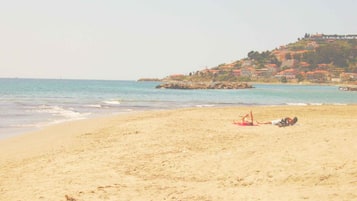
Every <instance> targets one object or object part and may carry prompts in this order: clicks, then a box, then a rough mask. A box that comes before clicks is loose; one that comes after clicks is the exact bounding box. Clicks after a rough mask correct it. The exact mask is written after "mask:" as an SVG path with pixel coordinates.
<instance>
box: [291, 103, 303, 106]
mask: <svg viewBox="0 0 357 201" xmlns="http://www.w3.org/2000/svg"><path fill="white" fill-rule="evenodd" d="M287 105H294V106H306V105H308V104H307V103H287Z"/></svg>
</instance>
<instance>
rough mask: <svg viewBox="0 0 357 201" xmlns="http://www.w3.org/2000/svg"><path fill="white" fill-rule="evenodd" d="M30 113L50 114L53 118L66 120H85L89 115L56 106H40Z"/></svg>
mask: <svg viewBox="0 0 357 201" xmlns="http://www.w3.org/2000/svg"><path fill="white" fill-rule="evenodd" d="M31 111H32V112H36V113H42V114H50V115H52V116H55V117H62V118H65V119H68V120H77V119H85V117H86V116H88V115H90V113H80V112H77V111H75V110H74V109H73V108H69V109H65V108H64V107H61V106H58V105H40V106H38V107H35V108H33V109H32V110H31Z"/></svg>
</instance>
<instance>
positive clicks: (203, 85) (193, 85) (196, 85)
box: [156, 81, 253, 89]
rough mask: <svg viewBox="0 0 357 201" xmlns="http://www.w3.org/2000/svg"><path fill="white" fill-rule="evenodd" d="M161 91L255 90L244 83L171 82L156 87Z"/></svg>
mask: <svg viewBox="0 0 357 201" xmlns="http://www.w3.org/2000/svg"><path fill="white" fill-rule="evenodd" d="M156 88H158V89H161V88H165V89H247V88H253V86H252V85H250V84H248V83H244V82H187V81H170V82H164V83H161V84H159V85H157V86H156Z"/></svg>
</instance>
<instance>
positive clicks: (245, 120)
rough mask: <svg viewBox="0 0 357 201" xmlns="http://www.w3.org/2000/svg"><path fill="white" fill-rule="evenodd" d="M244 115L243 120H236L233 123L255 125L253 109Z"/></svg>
mask: <svg viewBox="0 0 357 201" xmlns="http://www.w3.org/2000/svg"><path fill="white" fill-rule="evenodd" d="M241 117H242V120H241V122H239V121H234V122H233V123H234V124H238V125H241V126H253V125H254V123H253V113H252V111H250V112H249V113H248V114H246V115H244V116H241Z"/></svg>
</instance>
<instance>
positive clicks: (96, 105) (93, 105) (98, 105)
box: [85, 104, 102, 108]
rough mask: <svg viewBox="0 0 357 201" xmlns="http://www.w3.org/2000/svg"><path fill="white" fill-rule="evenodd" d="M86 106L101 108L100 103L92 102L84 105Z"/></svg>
mask: <svg viewBox="0 0 357 201" xmlns="http://www.w3.org/2000/svg"><path fill="white" fill-rule="evenodd" d="M85 106H86V107H92V108H101V107H102V105H100V104H92V105H85Z"/></svg>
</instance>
